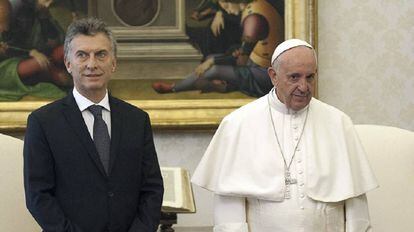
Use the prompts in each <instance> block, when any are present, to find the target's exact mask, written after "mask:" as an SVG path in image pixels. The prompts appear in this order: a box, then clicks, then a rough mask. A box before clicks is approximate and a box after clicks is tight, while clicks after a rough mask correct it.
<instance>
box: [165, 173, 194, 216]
mask: <svg viewBox="0 0 414 232" xmlns="http://www.w3.org/2000/svg"><path fill="white" fill-rule="evenodd" d="M161 173H162V177H163V179H164V199H163V202H162V209H161V211H162V212H164V213H195V212H196V208H195V203H194V195H193V190H192V187H191V182H190V174H189V173H188V171H187V170H185V169H183V168H180V167H161Z"/></svg>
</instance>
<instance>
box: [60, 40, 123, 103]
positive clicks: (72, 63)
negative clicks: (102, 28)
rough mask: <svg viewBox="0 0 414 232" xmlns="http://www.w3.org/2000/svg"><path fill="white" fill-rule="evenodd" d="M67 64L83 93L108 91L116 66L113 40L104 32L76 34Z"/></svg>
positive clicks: (76, 84)
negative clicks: (91, 34)
mask: <svg viewBox="0 0 414 232" xmlns="http://www.w3.org/2000/svg"><path fill="white" fill-rule="evenodd" d="M65 65H66V68H67V70H68V72H69V73H70V74H71V75H72V77H73V83H74V85H75V87H76V89H77V90H78V91H79V92H80V93H81V94H82V95H84V96H88V95H90V94H93V93H106V88H107V86H108V82H109V79H110V77H111V75H112V73H113V72H114V71H115V68H116V60H115V57H114V54H113V49H112V44H111V41H110V40H109V39H108V37H106V35H104V34H103V33H98V34H96V35H93V36H86V35H78V36H76V37H75V38H74V39H73V40H72V41H71V43H70V46H69V52H68V55H67V57H66V60H65Z"/></svg>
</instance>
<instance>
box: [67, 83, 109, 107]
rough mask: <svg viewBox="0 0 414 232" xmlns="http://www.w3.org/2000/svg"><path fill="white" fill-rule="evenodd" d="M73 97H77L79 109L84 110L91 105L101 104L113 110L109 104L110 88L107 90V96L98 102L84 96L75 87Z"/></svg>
mask: <svg viewBox="0 0 414 232" xmlns="http://www.w3.org/2000/svg"><path fill="white" fill-rule="evenodd" d="M72 92H73V97H74V98H75V101H76V104H78V107H79V110H80V111H81V112H82V111H84V110H86V109H87V108H88V107H89V106H91V105H100V106H102V107H103V108H104V109H106V110H107V111H111V107H110V106H109V97H108V90H106V93H105V97H104V98H103V99H102V100H101V101H100V102H99V103H97V104H95V103H94V102H92V101H91V100H89V99H88V98H86V97H85V96H83V95H82V94H80V93H79V92H78V90H77V89H76V88H73V91H72Z"/></svg>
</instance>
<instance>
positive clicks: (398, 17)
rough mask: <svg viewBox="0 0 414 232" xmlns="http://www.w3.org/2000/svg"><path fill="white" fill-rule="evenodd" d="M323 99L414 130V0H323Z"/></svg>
mask: <svg viewBox="0 0 414 232" xmlns="http://www.w3.org/2000/svg"><path fill="white" fill-rule="evenodd" d="M318 4H319V8H318V10H319V12H318V13H319V16H318V20H319V22H318V23H319V27H318V30H319V36H318V41H319V98H320V99H321V100H322V101H325V102H326V103H328V104H331V105H334V106H336V107H337V108H339V109H341V110H342V111H344V112H345V113H347V114H348V115H349V116H351V118H352V119H353V120H354V123H358V124H361V123H369V124H382V125H388V126H395V127H400V128H404V129H408V130H411V131H414V76H413V75H414V68H413V67H414V42H413V41H414V1H410V0H401V1H392V0H367V1H359V0H349V1H341V0H330V1H328V0H319V1H318Z"/></svg>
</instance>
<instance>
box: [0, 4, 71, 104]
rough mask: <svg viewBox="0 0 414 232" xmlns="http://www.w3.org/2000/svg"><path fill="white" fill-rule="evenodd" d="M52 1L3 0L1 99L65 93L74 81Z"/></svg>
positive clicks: (0, 16)
mask: <svg viewBox="0 0 414 232" xmlns="http://www.w3.org/2000/svg"><path fill="white" fill-rule="evenodd" d="M52 2H53V0H21V1H8V0H0V41H1V42H0V100H1V101H16V100H19V99H21V98H22V97H24V96H26V95H32V96H36V97H42V98H57V97H62V96H64V95H65V92H64V91H63V90H62V88H66V87H70V86H72V85H73V82H72V79H71V78H70V76H69V75H68V73H67V72H66V69H65V68H64V63H63V46H62V44H63V38H64V31H63V29H62V28H61V27H60V26H59V24H58V23H57V21H55V20H54V19H53V18H52V16H51V15H50V12H49V10H48V8H49V6H50V4H51V3H52ZM12 10H13V14H11V13H12Z"/></svg>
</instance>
